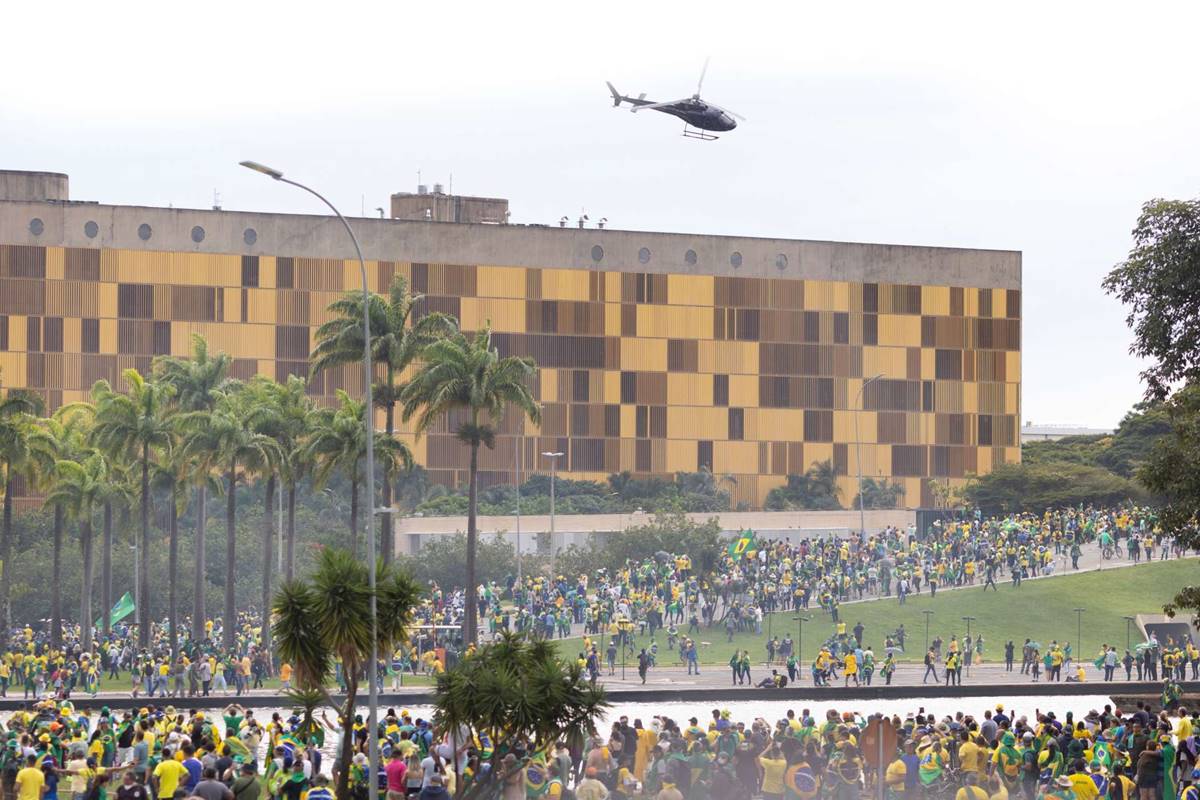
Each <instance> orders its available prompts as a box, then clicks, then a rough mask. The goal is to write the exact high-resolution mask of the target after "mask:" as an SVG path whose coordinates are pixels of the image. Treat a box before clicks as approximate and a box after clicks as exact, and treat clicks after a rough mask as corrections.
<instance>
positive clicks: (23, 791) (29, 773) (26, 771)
mask: <svg viewBox="0 0 1200 800" xmlns="http://www.w3.org/2000/svg"><path fill="white" fill-rule="evenodd" d="M45 793H46V776H45V774H43V773H42V771H41V769H39V768H38V766H37V756H29V757H28V758H26V759H25V766H24V767H23V768H22V769H21V771H20V772H18V773H17V800H41V798H42V795H44V794H45Z"/></svg>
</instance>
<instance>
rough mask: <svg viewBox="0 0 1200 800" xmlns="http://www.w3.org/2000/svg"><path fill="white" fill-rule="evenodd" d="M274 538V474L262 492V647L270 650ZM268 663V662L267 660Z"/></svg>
mask: <svg viewBox="0 0 1200 800" xmlns="http://www.w3.org/2000/svg"><path fill="white" fill-rule="evenodd" d="M274 540H275V476H274V475H272V476H271V477H269V478H267V490H266V491H265V492H264V493H263V573H262V619H263V623H262V649H263V652H264V653H269V652H271V570H273V569H274V568H275V565H274V564H273V563H271V562H272V561H274V558H273V555H274V554H273V552H272V549H271V542H272V541H274ZM268 663H269V662H268Z"/></svg>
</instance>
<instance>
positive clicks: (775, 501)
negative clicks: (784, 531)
mask: <svg viewBox="0 0 1200 800" xmlns="http://www.w3.org/2000/svg"><path fill="white" fill-rule="evenodd" d="M840 492H841V490H840V489H839V488H838V485H837V472H836V471H835V470H834V468H833V464H832V463H830V462H829V461H821V462H819V463H818V462H814V463H813V465H812V466H810V467H809V468H808V471H807V472H805V473H804V474H803V475H796V474H792V475H788V476H787V483H785V484H784V485H783V486H776V487H775V488H774V489H772V490H771V491H769V492H767V500H766V504H765V505H766V509H767V510H768V511H788V510H790V509H796V508H803V509H810V510H818V511H825V510H831V509H840V508H841V507H842V504H841V503H839V502H838V494H839V493H840Z"/></svg>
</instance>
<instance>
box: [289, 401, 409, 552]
mask: <svg viewBox="0 0 1200 800" xmlns="http://www.w3.org/2000/svg"><path fill="white" fill-rule="evenodd" d="M337 396H338V406H337V408H331V409H323V410H322V411H319V412H317V416H316V420H315V422H314V424H313V429H312V434H311V436H310V437H309V440H308V450H307V455H308V458H309V459H311V461H312V462H313V463H314V464H315V465H316V471H315V472H314V473H313V478H314V481H315V484H316V486H317V488H321V487H324V486H325V484H326V483H328V482H329V478H330V476H331V475H332V474H333V473H334V472H341V473H342V474H344V475H345V476H346V478H347V479H348V480H349V481H350V550H351V552H353V553H354V554H355V555H357V554H358V552H359V551H358V530H359V529H358V487H359V486H361V485H362V482H363V480H364V479H365V477H366V476H365V475H364V474H363V459H364V458H366V456H367V431H366V424H365V422H366V420H365V415H366V409H365V407H364V404H363V403H362V402H361V401H359V400H355V399H353V398H352V397H350V395H348V394H346V393H345V392H344V391H342V390H341V389H339V390H338V393H337ZM375 461H376V463H377V464H378V465H380V466H381V467H382V468H383V471H384V472H385V474H386V473H390V472H392V471H393V469H394V467H393V466H392V465H393V464H397V463H399V464H403V465H405V466H409V467H411V466H412V463H413V458H412V452H411V451H410V450H409V449H408V446H407V445H405V444H404V443H403V442H401V441H399V440H397V439H393V438H392V437H390V436H387V435H386V434H382V435H381V434H376V435H375ZM374 502H375V498H374V497H368V498H367V510H368V519H370V509H371V507H372V505H373V504H374ZM372 557H374V556H373V555H372Z"/></svg>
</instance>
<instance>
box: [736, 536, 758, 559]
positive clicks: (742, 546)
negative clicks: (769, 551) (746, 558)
mask: <svg viewBox="0 0 1200 800" xmlns="http://www.w3.org/2000/svg"><path fill="white" fill-rule="evenodd" d="M757 549H758V548H757V547H756V546H755V543H754V531H742V532H741V533H740V534H739V535H738V538H737V539H736V540H735V541H734V542H732V543H731V544H730V545H729V557H730V558H732V559H733V560H734V561H740V560H741V558H742V556H743V555H745V554H746V553H754V552H755V551H756V550H757Z"/></svg>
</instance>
